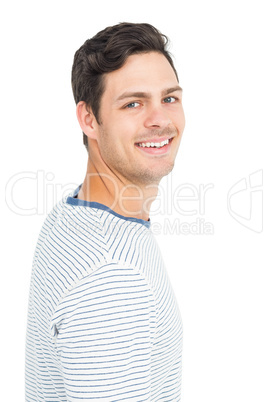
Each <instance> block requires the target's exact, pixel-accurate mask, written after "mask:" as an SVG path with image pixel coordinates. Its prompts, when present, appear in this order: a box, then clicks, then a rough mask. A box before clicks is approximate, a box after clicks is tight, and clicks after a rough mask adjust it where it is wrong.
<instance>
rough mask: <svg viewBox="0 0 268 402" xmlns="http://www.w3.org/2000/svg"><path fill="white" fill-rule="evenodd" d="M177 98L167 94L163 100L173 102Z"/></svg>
mask: <svg viewBox="0 0 268 402" xmlns="http://www.w3.org/2000/svg"><path fill="white" fill-rule="evenodd" d="M176 100H177V98H175V97H174V96H168V97H167V98H165V99H164V100H163V102H164V103H174V102H176Z"/></svg>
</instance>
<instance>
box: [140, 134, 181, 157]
mask: <svg viewBox="0 0 268 402" xmlns="http://www.w3.org/2000/svg"><path fill="white" fill-rule="evenodd" d="M172 140H173V138H171V140H170V141H169V143H168V144H167V145H164V146H163V147H161V148H156V147H140V146H139V145H136V147H137V148H138V149H139V150H141V151H142V152H145V153H146V154H150V155H163V154H166V153H167V152H168V151H169V150H170V146H171V142H172Z"/></svg>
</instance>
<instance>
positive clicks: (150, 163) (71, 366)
mask: <svg viewBox="0 0 268 402" xmlns="http://www.w3.org/2000/svg"><path fill="white" fill-rule="evenodd" d="M166 46H167V38H166V37H165V36H164V35H162V34H160V33H159V31H157V30H156V29H155V28H154V27H152V26H151V25H149V24H130V23H122V24H119V25H116V26H113V27H109V28H106V29H105V30H103V31H101V32H99V33H98V34H97V35H96V36H95V37H93V38H92V39H90V40H87V41H86V42H85V43H84V45H83V46H82V47H81V48H80V49H79V50H78V51H77V52H76V54H75V58H74V64H73V70H72V86H73V92H74V98H75V101H76V104H77V117H78V120H79V123H80V126H81V128H82V130H83V136H84V143H85V145H86V148H87V150H88V166H87V172H86V177H85V180H84V182H83V184H82V185H81V186H79V188H78V189H76V190H75V191H74V193H73V194H70V195H69V196H68V197H66V198H64V199H63V200H62V201H61V202H59V204H58V205H56V207H55V208H54V209H53V211H52V212H51V213H50V214H49V216H48V217H47V219H46V221H45V223H44V226H43V228H42V230H41V233H40V237H39V240H38V243H37V247H36V252H35V256H34V262H33V274H32V281H31V290H30V300H29V318H28V330H27V353H26V400H27V401H35V402H36V401H38V402H41V401H49V402H52V401H58V402H63V401H68V402H69V401H72V402H73V401H76V402H77V401H106V402H111V401H139V402H141V401H152V402H156V401H164V402H168V401H174V402H178V401H180V394H181V353H182V324H181V318H180V313H179V310H178V307H177V304H176V300H175V297H174V294H173V292H172V289H171V286H170V283H169V280H168V277H167V274H166V271H165V268H164V265H163V262H162V259H161V255H160V252H159V249H158V247H157V245H156V242H155V240H154V238H153V235H152V233H151V232H150V228H149V227H150V220H149V211H150V205H151V203H152V202H153V200H154V199H155V197H156V195H157V186H158V184H159V182H160V180H161V178H162V177H163V176H164V175H167V174H168V173H169V172H170V171H171V170H172V168H173V165H174V161H175V157H176V154H177V151H178V147H179V143H180V140H181V136H182V132H183V129H184V124H185V122H184V113H183V108H182V103H181V96H182V90H181V88H180V86H179V84H178V77H177V73H176V70H175V68H174V65H173V62H172V59H171V57H170V55H169V53H168V51H167V50H166Z"/></svg>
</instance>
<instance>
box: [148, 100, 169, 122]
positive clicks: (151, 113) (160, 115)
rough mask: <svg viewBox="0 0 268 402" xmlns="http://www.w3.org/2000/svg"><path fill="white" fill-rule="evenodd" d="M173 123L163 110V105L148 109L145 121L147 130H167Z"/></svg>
mask: <svg viewBox="0 0 268 402" xmlns="http://www.w3.org/2000/svg"><path fill="white" fill-rule="evenodd" d="M170 123H171V119H170V118H169V116H168V115H167V113H166V111H165V110H163V105H161V104H160V105H152V106H150V107H149V108H148V110H147V113H146V117H145V120H144V126H145V127H146V128H165V127H167V126H168V125H169V124H170Z"/></svg>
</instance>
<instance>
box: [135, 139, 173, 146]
mask: <svg viewBox="0 0 268 402" xmlns="http://www.w3.org/2000/svg"><path fill="white" fill-rule="evenodd" d="M172 139H173V138H169V139H167V140H165V141H161V142H138V143H137V146H139V147H141V148H163V147H164V146H165V145H168V144H169V143H170V142H171V141H172Z"/></svg>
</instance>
